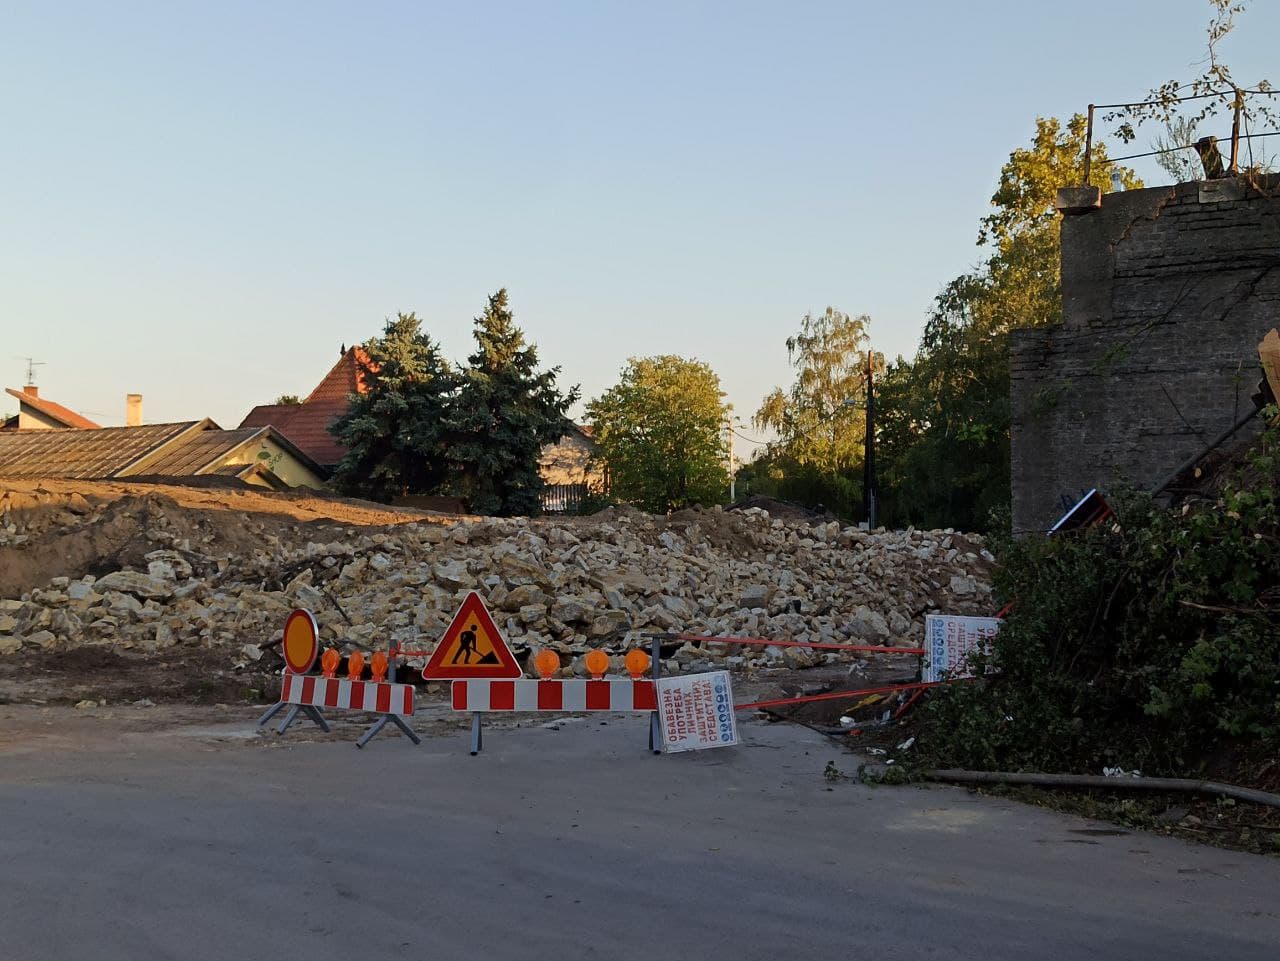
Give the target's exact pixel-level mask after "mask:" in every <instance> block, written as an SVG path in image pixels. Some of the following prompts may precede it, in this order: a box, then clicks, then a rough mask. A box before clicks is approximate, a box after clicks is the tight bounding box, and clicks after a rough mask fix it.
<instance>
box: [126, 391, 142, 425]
mask: <svg viewBox="0 0 1280 961" xmlns="http://www.w3.org/2000/svg"><path fill="white" fill-rule="evenodd" d="M124 426H125V427H141V426H142V395H141V394H125V395H124Z"/></svg>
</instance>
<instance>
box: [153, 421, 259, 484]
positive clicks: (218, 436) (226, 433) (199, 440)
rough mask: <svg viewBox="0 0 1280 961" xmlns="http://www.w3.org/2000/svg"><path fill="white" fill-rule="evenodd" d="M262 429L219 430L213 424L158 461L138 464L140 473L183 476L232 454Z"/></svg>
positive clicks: (166, 453) (163, 454)
mask: <svg viewBox="0 0 1280 961" xmlns="http://www.w3.org/2000/svg"><path fill="white" fill-rule="evenodd" d="M258 431H259V428H256V427H246V428H241V429H240V430H219V429H218V428H216V427H211V428H209V429H208V430H203V431H200V432H199V433H196V434H192V435H191V437H189V438H186V439H184V440H183V442H182V443H180V444H175V445H174V446H173V447H172V448H171V449H168V450H166V451H164V453H162V454H161V455H160V456H159V457H158V458H157V459H156V460H153V461H148V462H147V463H145V464H142V465H140V466H139V470H138V471H137V472H138V473H143V474H160V475H166V474H167V475H171V476H175V477H176V476H181V475H185V474H194V473H196V472H198V471H199V470H200V468H201V467H204V466H206V465H207V464H209V462H210V461H213V460H217V459H218V458H220V457H224V456H226V455H227V454H229V453H231V451H233V450H234V449H235V448H237V447H239V446H240V445H241V444H243V443H244V442H245V441H247V440H248V439H249V438H250V437H252V436H253V435H254V434H256V433H258Z"/></svg>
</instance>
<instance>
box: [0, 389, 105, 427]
mask: <svg viewBox="0 0 1280 961" xmlns="http://www.w3.org/2000/svg"><path fill="white" fill-rule="evenodd" d="M4 392H5V393H6V394H8V395H9V396H10V397H14V398H16V399H17V401H18V413H17V414H15V415H14V416H13V417H10V418H9V419H8V420H6V421H5V422H4V423H3V424H0V430H53V429H56V428H65V427H78V428H81V429H84V430H93V429H94V428H96V427H99V426H101V425H99V424H95V423H94V422H93V421H91V420H90V419H89V418H88V417H82V416H81V415H79V414H77V413H76V412H75V411H74V410H72V409H71V408H69V407H63V406H62V405H61V404H55V403H54V402H53V401H51V400H49V399H48V398H45V397H41V396H40V390H39V388H37V387H36V386H35V385H34V384H27V386H26V387H23V388H22V390H14V389H13V388H12V387H6V388H5V389H4Z"/></svg>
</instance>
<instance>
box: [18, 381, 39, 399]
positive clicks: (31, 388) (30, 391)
mask: <svg viewBox="0 0 1280 961" xmlns="http://www.w3.org/2000/svg"><path fill="white" fill-rule="evenodd" d="M22 392H23V393H24V394H27V395H28V396H30V397H39V396H40V388H39V387H37V386H36V385H35V384H27V385H26V386H25V387H23V388H22Z"/></svg>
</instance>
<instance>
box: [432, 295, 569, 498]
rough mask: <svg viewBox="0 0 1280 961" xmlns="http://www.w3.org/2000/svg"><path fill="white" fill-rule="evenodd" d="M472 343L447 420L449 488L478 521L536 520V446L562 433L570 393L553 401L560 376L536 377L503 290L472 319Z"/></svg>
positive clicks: (554, 371) (534, 360)
mask: <svg viewBox="0 0 1280 961" xmlns="http://www.w3.org/2000/svg"><path fill="white" fill-rule="evenodd" d="M473 336H474V337H475V339H476V344H477V349H476V352H475V353H474V354H472V355H471V356H470V357H468V358H467V363H468V365H469V366H468V367H467V369H466V370H464V371H462V373H461V386H460V388H459V390H458V393H457V396H456V397H455V398H454V401H453V403H452V404H451V405H450V406H451V409H450V413H449V416H448V427H447V433H448V437H447V444H448V452H449V460H450V462H451V463H452V465H453V472H452V477H451V480H450V484H451V486H453V487H454V488H455V489H457V490H458V492H459V493H461V494H462V495H463V496H465V497H466V498H467V500H468V503H469V505H470V507H471V510H473V511H475V512H476V513H478V514H498V515H501V516H508V517H509V516H515V515H531V514H536V513H538V510H539V507H540V504H541V494H542V477H541V476H540V475H539V473H538V459H539V456H540V455H541V453H542V448H543V447H544V446H546V445H547V444H551V443H555V442H556V441H557V440H559V439H560V438H561V437H563V436H564V435H565V434H566V433H568V431H569V429H570V427H571V425H570V423H569V420H568V419H567V418H566V416H565V412H566V411H567V410H568V409H569V405H570V404H572V403H573V402H574V401H576V400H577V399H578V388H577V387H574V388H572V389H570V390H569V391H568V393H561V392H560V391H559V390H558V389H557V387H556V377H557V376H558V375H559V373H560V368H559V367H553V368H551V369H550V370H545V371H539V370H538V352H537V348H535V347H534V346H533V345H532V344H526V343H525V339H524V334H523V332H522V331H521V330H520V328H519V327H517V326H516V325H515V321H514V319H513V318H512V314H511V309H510V308H509V307H508V305H507V291H506V288H505V287H504V288H503V289H502V290H499V291H498V292H497V293H496V294H494V295H493V296H492V297H490V298H489V303H488V306H487V307H486V308H485V311H484V313H483V314H481V315H480V316H479V317H477V318H476V319H475V330H474V331H473Z"/></svg>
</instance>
